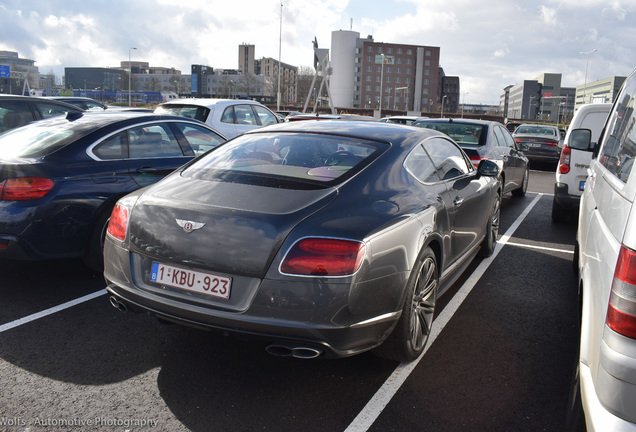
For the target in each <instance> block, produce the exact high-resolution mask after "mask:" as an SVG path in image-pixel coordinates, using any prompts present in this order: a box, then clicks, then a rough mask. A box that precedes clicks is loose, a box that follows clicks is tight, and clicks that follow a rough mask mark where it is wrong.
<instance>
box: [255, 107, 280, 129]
mask: <svg viewBox="0 0 636 432" xmlns="http://www.w3.org/2000/svg"><path fill="white" fill-rule="evenodd" d="M252 108H254V111H256V114H257V115H258V119H259V120H260V122H261V125H263V126H269V125H271V124H275V123H278V121H277V120H276V116H275V115H274V114H273V113H272V112H271V111H269V110H268V109H267V108H263V107H261V106H258V105H253V106H252Z"/></svg>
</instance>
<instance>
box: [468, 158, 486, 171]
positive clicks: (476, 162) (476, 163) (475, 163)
mask: <svg viewBox="0 0 636 432" xmlns="http://www.w3.org/2000/svg"><path fill="white" fill-rule="evenodd" d="M483 159H487V158H482V157H481V156H471V157H470V161H471V162H472V163H473V165H474V166H475V168H477V167H478V166H479V162H481V161H482V160H483Z"/></svg>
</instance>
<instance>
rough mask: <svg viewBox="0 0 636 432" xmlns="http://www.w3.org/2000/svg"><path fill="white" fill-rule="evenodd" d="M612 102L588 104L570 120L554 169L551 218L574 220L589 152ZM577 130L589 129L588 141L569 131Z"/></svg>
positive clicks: (581, 192)
mask: <svg viewBox="0 0 636 432" xmlns="http://www.w3.org/2000/svg"><path fill="white" fill-rule="evenodd" d="M611 108H612V104H609V103H599V104H588V105H583V106H582V107H580V108H579V109H578V110H577V111H576V113H575V114H574V117H573V118H572V122H571V123H570V127H569V129H568V132H567V134H566V135H565V140H564V141H563V148H562V149H561V160H560V161H559V165H558V167H557V170H556V181H555V183H554V197H553V199H552V221H554V222H567V221H569V220H573V219H574V218H575V216H576V215H578V211H579V202H580V201H581V195H582V194H583V187H584V186H585V180H586V179H587V170H588V168H589V167H590V161H591V160H592V151H593V150H594V146H595V145H596V143H597V142H598V138H599V137H600V135H601V131H602V130H603V126H605V120H607V114H608V113H609V111H610V109H611ZM576 129H589V130H590V132H591V134H592V136H591V142H590V141H585V140H583V142H581V140H580V139H579V137H581V136H583V135H581V134H580V133H574V134H572V131H573V130H576Z"/></svg>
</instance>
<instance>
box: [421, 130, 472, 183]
mask: <svg viewBox="0 0 636 432" xmlns="http://www.w3.org/2000/svg"><path fill="white" fill-rule="evenodd" d="M423 145H424V149H425V150H426V152H427V153H428V155H429V156H430V158H431V160H432V161H433V165H435V168H437V170H438V172H439V176H440V177H441V178H442V179H443V180H449V179H453V178H456V177H461V176H463V175H466V174H468V173H469V172H470V171H471V167H470V166H469V165H468V162H467V161H466V158H465V157H464V153H463V152H462V151H461V150H460V148H459V147H457V146H456V145H455V144H453V143H452V142H451V141H448V140H446V139H443V138H438V137H434V138H431V139H428V140H426V141H424V144H423Z"/></svg>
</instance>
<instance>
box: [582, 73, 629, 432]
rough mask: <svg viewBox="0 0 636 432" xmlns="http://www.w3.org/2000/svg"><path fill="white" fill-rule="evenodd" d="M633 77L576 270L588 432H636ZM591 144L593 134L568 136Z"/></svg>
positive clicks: (592, 188) (586, 215)
mask: <svg viewBox="0 0 636 432" xmlns="http://www.w3.org/2000/svg"><path fill="white" fill-rule="evenodd" d="M635 101H636V74H635V72H632V75H631V76H630V77H629V78H627V80H626V81H625V83H624V85H623V89H622V90H621V92H620V94H619V95H618V98H617V99H616V102H615V103H614V107H613V108H612V110H611V112H610V114H609V116H608V119H607V124H606V125H605V127H604V130H603V133H602V136H601V138H600V140H599V144H598V146H597V147H596V148H595V149H594V155H593V158H592V161H591V162H590V169H589V175H588V178H587V181H586V184H585V190H584V191H583V195H582V197H581V203H580V211H579V225H578V231H577V234H576V248H575V259H574V264H576V267H577V268H578V271H579V293H580V295H581V300H580V303H581V347H580V359H579V360H580V361H579V374H580V375H579V376H580V390H581V400H582V406H583V411H584V413H585V420H586V424H587V430H588V431H632V432H634V431H636V208H635V207H634V199H635V198H636V169H632V168H633V162H634V158H636V141H635V140H634V137H635V136H636V110H635V108H636V103H635ZM570 132H571V133H572V134H573V135H574V136H575V137H576V136H578V135H580V136H578V138H580V139H581V140H582V141H587V142H588V143H589V142H590V141H591V135H590V130H589V129H575V130H572V131H570Z"/></svg>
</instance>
